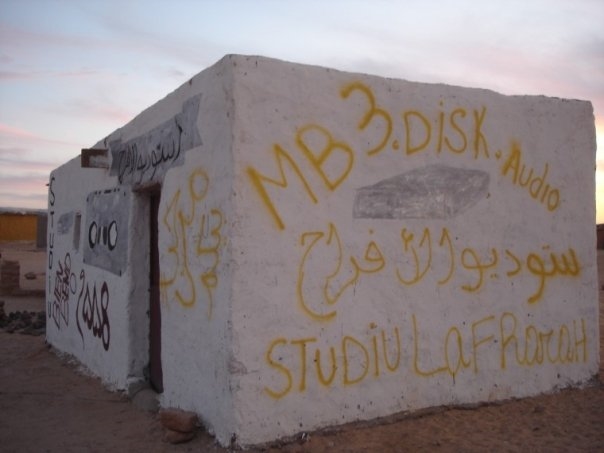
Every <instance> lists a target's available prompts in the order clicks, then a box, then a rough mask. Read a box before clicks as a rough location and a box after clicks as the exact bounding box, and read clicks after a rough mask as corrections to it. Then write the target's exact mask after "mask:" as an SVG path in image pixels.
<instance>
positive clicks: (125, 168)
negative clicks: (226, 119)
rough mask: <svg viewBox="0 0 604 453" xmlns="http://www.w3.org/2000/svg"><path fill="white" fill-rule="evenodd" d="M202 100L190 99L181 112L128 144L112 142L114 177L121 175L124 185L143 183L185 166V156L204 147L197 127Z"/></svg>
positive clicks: (110, 146)
mask: <svg viewBox="0 0 604 453" xmlns="http://www.w3.org/2000/svg"><path fill="white" fill-rule="evenodd" d="M200 98H201V95H197V96H193V97H192V98H190V99H188V100H187V101H186V102H185V103H184V105H183V108H182V111H181V112H180V113H178V114H177V115H175V116H174V117H173V118H171V119H169V120H168V121H166V122H164V123H162V124H160V125H159V126H157V127H156V128H154V129H152V130H151V131H149V132H147V133H146V134H143V135H140V136H138V137H136V138H133V139H131V140H128V141H127V142H125V143H122V141H121V140H115V141H113V142H111V143H110V144H109V148H110V149H111V154H112V156H113V159H112V164H111V171H110V174H111V175H117V177H118V180H119V182H120V184H140V183H142V182H149V181H152V180H154V178H156V177H158V176H161V175H162V174H163V173H164V172H165V171H166V170H167V169H168V168H169V167H171V166H173V165H176V164H182V163H184V159H183V156H184V153H185V152H186V151H188V150H189V149H191V148H194V147H196V146H200V145H201V144H202V141H201V137H200V135H199V131H198V128H197V115H198V113H199V103H200Z"/></svg>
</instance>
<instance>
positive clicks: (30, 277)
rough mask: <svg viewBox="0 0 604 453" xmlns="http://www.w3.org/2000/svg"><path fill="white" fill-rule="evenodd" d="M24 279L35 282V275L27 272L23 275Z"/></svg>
mask: <svg viewBox="0 0 604 453" xmlns="http://www.w3.org/2000/svg"><path fill="white" fill-rule="evenodd" d="M24 277H25V278H26V279H27V280H35V279H36V274H34V273H33V272H28V273H27V274H25V275H24Z"/></svg>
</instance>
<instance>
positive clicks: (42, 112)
mask: <svg viewBox="0 0 604 453" xmlns="http://www.w3.org/2000/svg"><path fill="white" fill-rule="evenodd" d="M226 54H245V55H262V56H267V57H273V58H279V59H283V60H287V61H293V62H298V63H307V64H313V65H320V66H327V67H331V68H336V69H340V70H344V71H353V72H362V73H369V74H375V75H380V76H385V77H392V78H401V79H406V80H411V81H418V82H428V83H446V84H450V85H460V86H468V87H478V88H488V89H492V90H495V91H497V92H500V93H503V94H535V95H547V96H555V97H562V98H570V99H583V100H589V101H591V102H592V104H593V107H594V114H595V119H596V134H597V146H598V152H597V156H596V160H597V162H596V164H597V165H596V174H595V178H596V204H597V219H596V220H597V222H598V223H604V1H602V0H489V1H480V0H457V1H446V0H398V1H397V0H301V1H299V0H215V1H209V0H197V1H193V0H190V1H188V0H165V1H154V0H140V1H136V0H120V1H116V0H103V1H96V0H86V1H82V0H63V1H61V0H0V207H14V208H31V209H45V208H46V205H47V187H46V184H47V183H48V178H49V173H50V171H51V170H52V169H54V168H56V167H58V166H59V165H61V164H63V163H65V162H66V161H67V160H69V159H71V158H73V157H76V156H77V155H79V154H80V151H81V149H82V148H90V147H92V146H93V145H94V144H95V143H96V142H98V141H99V140H101V139H102V138H104V137H105V136H107V135H109V134H110V133H111V132H113V131H114V130H115V129H117V128H119V127H121V126H123V125H125V124H126V123H127V122H128V121H129V120H131V119H132V118H134V117H135V116H136V115H137V114H138V113H140V112H141V111H142V110H144V109H145V108H147V107H148V106H150V105H152V104H154V103H155V102H157V101H158V100H160V99H162V98H163V97H165V96H166V95H167V94H168V93H170V92H172V91H174V90H175V89H176V88H177V87H179V86H180V85H181V84H183V83H185V82H186V81H187V80H189V79H190V78H191V77H192V76H194V75H195V74H197V73H199V72H200V71H202V70H203V69H205V68H206V67H208V66H211V65H212V64H214V63H215V62H217V61H218V60H219V59H221V58H222V57H223V56H224V55H226ZM578 183H579V182H578Z"/></svg>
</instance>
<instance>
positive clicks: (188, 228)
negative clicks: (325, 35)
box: [47, 56, 598, 445]
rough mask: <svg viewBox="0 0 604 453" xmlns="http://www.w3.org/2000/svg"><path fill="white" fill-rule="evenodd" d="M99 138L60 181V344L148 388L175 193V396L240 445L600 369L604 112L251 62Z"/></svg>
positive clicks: (545, 386) (53, 215)
mask: <svg viewBox="0 0 604 453" xmlns="http://www.w3.org/2000/svg"><path fill="white" fill-rule="evenodd" d="M94 148H106V149H108V150H109V163H110V168H108V169H82V168H80V165H79V162H78V161H77V160H74V161H71V162H69V163H67V164H66V165H64V166H62V167H60V168H59V169H57V170H56V171H54V172H53V173H52V175H51V181H50V188H49V222H48V226H49V227H48V235H49V236H48V239H49V240H48V246H49V272H48V275H49V282H48V291H47V295H48V313H49V323H48V326H49V327H48V338H49V341H51V343H52V344H53V345H55V346H57V347H58V348H59V349H62V350H65V351H67V352H69V353H71V354H74V355H75V356H76V357H78V358H79V359H80V360H82V361H83V362H84V363H85V364H86V365H87V366H89V367H90V368H91V369H92V370H93V371H94V372H95V373H98V374H99V375H100V376H101V377H102V378H103V379H104V380H105V381H106V382H109V383H112V384H113V385H115V386H116V387H118V388H125V387H127V386H128V385H129V384H130V383H133V382H137V381H140V380H142V379H144V378H145V371H144V369H145V366H146V364H147V363H148V361H149V355H148V351H149V340H148V338H149V325H148V318H147V311H148V308H149V305H148V304H149V296H148V291H149V280H148V275H149V270H150V265H149V260H150V253H149V251H150V246H149V239H150V236H149V228H148V225H149V216H150V208H149V194H150V191H151V190H156V189H157V188H161V201H160V205H159V218H158V224H159V239H158V249H159V259H160V274H161V275H160V286H161V312H162V323H161V328H162V341H161V345H162V366H163V383H164V393H163V394H162V395H161V399H160V402H161V404H162V405H163V406H175V407H180V408H183V409H189V410H194V411H196V412H197V413H199V414H200V415H201V418H202V419H203V420H204V422H205V423H206V425H207V426H208V427H209V428H210V430H211V431H213V432H214V433H215V434H216V437H217V438H218V440H219V441H220V442H221V443H223V444H228V443H229V442H230V441H231V440H233V439H235V440H236V441H237V442H239V443H240V444H243V445H246V444H255V443H261V442H266V441H270V440H273V439H276V438H278V437H282V436H288V435H293V434H295V433H297V432H300V431H307V430H311V429H314V428H318V427H322V426H328V425H334V424H340V423H345V422H349V421H353V420H360V419H370V418H374V417H378V416H383V415H387V414H390V413H394V412H397V411H404V410H414V409H418V408H422V407H427V406H435V405H442V404H457V403H471V402H476V401H493V400H499V399H505V398H509V397H515V396H526V395H533V394H536V393H540V392H544V391H548V390H551V389H553V388H556V387H559V386H566V385H573V384H578V383H581V382H584V381H586V380H587V379H589V378H590V377H591V376H592V375H594V374H595V373H596V372H597V369H598V341H597V339H598V326H597V324H596V320H597V315H598V309H597V280H596V267H595V248H594V243H595V231H594V228H593V226H594V224H595V209H594V193H595V190H594V171H593V169H594V160H595V134H594V125H593V114H592V109H591V105H590V104H589V103H588V102H583V101H568V100H560V99H551V98H544V97H521V96H517V97H513V96H512V97H508V96H502V95H499V94H497V93H493V92H490V91H485V90H477V89H467V88H459V87H450V86H445V85H426V84H419V83H410V82H405V81H400V80H390V79H383V78H377V77H372V76H367V75H360V74H349V73H343V72H338V71H333V70H329V69H324V68H317V67H309V66H302V65H294V64H289V63H285V62H279V61H276V60H270V59H265V58H256V57H240V56H229V57H225V58H224V59H223V60H221V61H220V62H218V63H217V64H216V65H214V66H213V67H211V68H209V69H207V70H205V71H204V72H202V73H201V74H199V75H198V76H196V77H194V78H193V79H191V80H190V81H189V82H188V83H185V84H184V85H183V86H182V87H180V88H178V89H177V90H176V91H174V92H173V93H171V94H170V95H168V96H167V97H166V98H165V99H163V100H161V101H160V102H158V103H157V104H155V105H154V106H152V107H150V108H149V109H147V110H146V111H144V112H143V113H141V114H140V115H139V116H137V117H136V118H135V119H134V120H133V121H131V122H130V123H128V124H127V125H126V126H124V127H123V128H121V129H119V130H117V131H116V132H114V133H113V134H111V135H110V136H108V137H107V138H105V139H104V140H101V141H100V142H99V143H97V144H96V145H95V146H94ZM126 223H127V228H126V227H125V225H126ZM78 231H79V233H78ZM78 234H79V236H80V240H77V237H78ZM51 320H52V321H51Z"/></svg>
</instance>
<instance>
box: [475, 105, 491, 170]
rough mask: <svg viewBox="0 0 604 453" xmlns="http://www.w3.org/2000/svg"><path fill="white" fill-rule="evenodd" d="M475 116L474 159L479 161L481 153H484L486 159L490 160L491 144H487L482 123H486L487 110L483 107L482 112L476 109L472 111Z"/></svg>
mask: <svg viewBox="0 0 604 453" xmlns="http://www.w3.org/2000/svg"><path fill="white" fill-rule="evenodd" d="M472 113H473V114H474V142H473V145H474V159H478V156H479V155H480V152H481V150H482V152H483V153H484V157H486V158H487V159H488V158H489V144H488V142H487V138H486V137H485V135H484V133H483V132H482V123H483V122H484V117H485V115H486V113H487V108H486V107H484V106H483V107H482V109H481V110H480V112H478V110H476V109H474V110H473V111H472Z"/></svg>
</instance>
